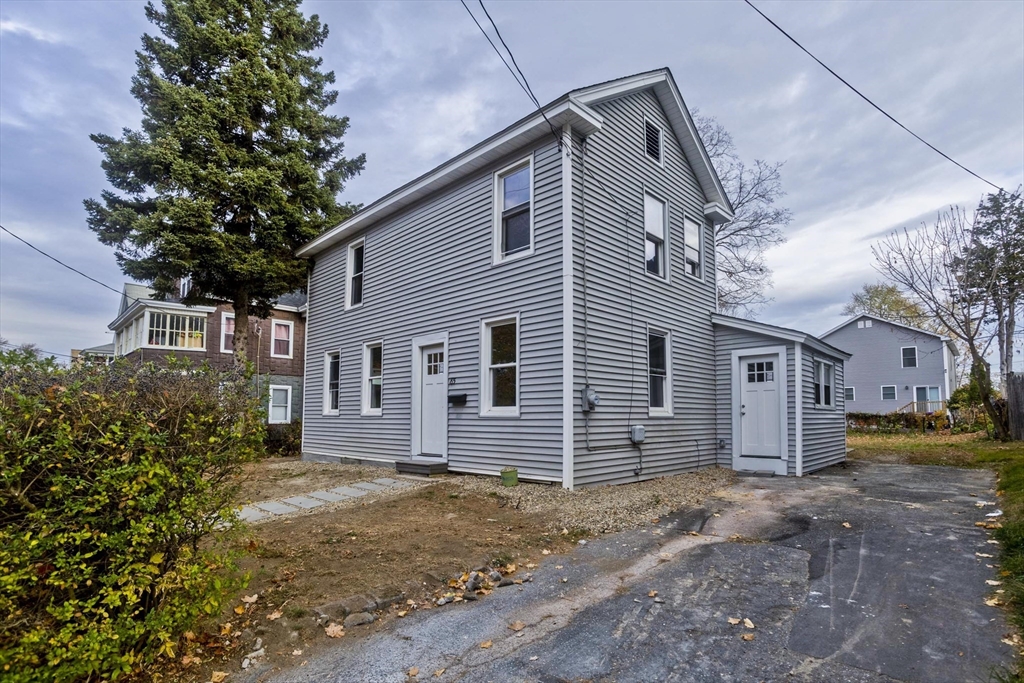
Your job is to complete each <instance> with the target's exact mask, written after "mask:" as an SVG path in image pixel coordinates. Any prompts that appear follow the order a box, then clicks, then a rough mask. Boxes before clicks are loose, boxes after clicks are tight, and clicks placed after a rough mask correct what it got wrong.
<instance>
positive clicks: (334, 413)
mask: <svg viewBox="0 0 1024 683" xmlns="http://www.w3.org/2000/svg"><path fill="white" fill-rule="evenodd" d="M320 414H321V415H323V416H324V417H338V415H340V414H341V413H340V412H339V411H337V410H325V411H323V412H322V413H320Z"/></svg>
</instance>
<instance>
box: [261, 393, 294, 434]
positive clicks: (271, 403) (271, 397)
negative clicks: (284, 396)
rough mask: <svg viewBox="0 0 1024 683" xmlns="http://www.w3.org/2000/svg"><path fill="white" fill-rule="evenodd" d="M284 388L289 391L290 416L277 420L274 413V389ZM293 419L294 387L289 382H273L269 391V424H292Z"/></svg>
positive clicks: (288, 405)
mask: <svg viewBox="0 0 1024 683" xmlns="http://www.w3.org/2000/svg"><path fill="white" fill-rule="evenodd" d="M275 389H284V390H285V391H287V392H288V403H287V404H286V405H287V407H288V417H287V418H285V419H284V420H283V421H282V420H275V419H274V418H273V414H274V390H275ZM291 421H292V388H291V386H289V385H287V384H271V385H270V386H269V387H268V391H267V424H271V425H286V424H291Z"/></svg>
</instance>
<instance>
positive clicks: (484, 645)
mask: <svg viewBox="0 0 1024 683" xmlns="http://www.w3.org/2000/svg"><path fill="white" fill-rule="evenodd" d="M491 645H494V643H493V642H491V641H489V640H485V641H484V642H482V643H480V649H481V650H486V649H487V648H489V647H490V646H491Z"/></svg>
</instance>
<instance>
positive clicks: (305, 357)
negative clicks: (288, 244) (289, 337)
mask: <svg viewBox="0 0 1024 683" xmlns="http://www.w3.org/2000/svg"><path fill="white" fill-rule="evenodd" d="M315 267H316V266H315V265H313V267H311V268H309V269H307V270H306V315H305V320H304V323H305V324H304V325H303V326H302V419H301V420H299V438H300V439H301V441H300V442H299V458H300V459H301V458H302V444H304V443H307V442H306V410H307V407H308V406H307V405H306V398H307V394H306V391H307V390H308V387H307V386H306V384H307V383H306V373H307V372H308V370H307V368H309V320H310V313H311V311H312V307H311V306H310V304H312V303H313V287H312V284H313V273H312V271H313V268H315ZM338 353H339V357H338V385H339V389H340V387H341V357H340V354H341V351H340V350H339V351H338ZM338 409H339V411H340V410H341V398H340V396H339V399H338Z"/></svg>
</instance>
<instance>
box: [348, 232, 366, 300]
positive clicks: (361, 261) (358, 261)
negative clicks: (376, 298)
mask: <svg viewBox="0 0 1024 683" xmlns="http://www.w3.org/2000/svg"><path fill="white" fill-rule="evenodd" d="M365 260H366V242H365V240H359V241H358V242H353V243H352V244H350V245H349V246H348V271H347V272H348V292H347V293H346V294H345V308H346V309H348V308H355V307H356V306H361V305H362V303H363V268H364V267H365Z"/></svg>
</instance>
